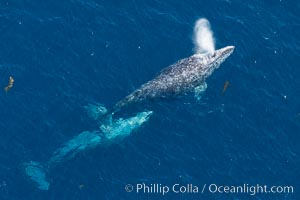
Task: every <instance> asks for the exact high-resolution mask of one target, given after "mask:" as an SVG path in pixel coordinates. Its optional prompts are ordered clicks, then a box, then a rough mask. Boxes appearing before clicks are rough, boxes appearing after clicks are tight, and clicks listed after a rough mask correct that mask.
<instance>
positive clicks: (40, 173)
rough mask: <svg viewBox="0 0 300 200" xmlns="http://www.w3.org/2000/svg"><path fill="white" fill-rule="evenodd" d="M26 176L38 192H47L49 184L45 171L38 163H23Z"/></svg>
mask: <svg viewBox="0 0 300 200" xmlns="http://www.w3.org/2000/svg"><path fill="white" fill-rule="evenodd" d="M23 165H24V168H25V173H26V175H27V176H28V177H29V178H30V179H31V180H32V181H33V182H34V183H35V184H36V185H37V187H38V188H39V189H40V190H48V189H49V185H50V183H49V182H48V180H47V179H46V170H45V168H44V166H42V165H41V164H40V163H38V162H34V161H30V162H28V163H24V164H23Z"/></svg>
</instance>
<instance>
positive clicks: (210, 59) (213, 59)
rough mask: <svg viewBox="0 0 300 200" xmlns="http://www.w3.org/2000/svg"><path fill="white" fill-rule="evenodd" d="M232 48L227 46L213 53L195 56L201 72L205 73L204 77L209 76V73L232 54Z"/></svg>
mask: <svg viewBox="0 0 300 200" xmlns="http://www.w3.org/2000/svg"><path fill="white" fill-rule="evenodd" d="M234 48H235V47H234V46H227V47H224V48H222V49H218V50H215V51H213V52H207V53H205V54H196V56H197V57H198V58H199V62H200V64H201V68H202V69H203V72H205V75H206V76H209V75H211V73H212V72H213V71H214V70H215V69H217V68H218V67H219V66H220V65H221V64H222V63H223V62H224V61H225V60H226V58H228V57H229V56H230V55H231V54H232V53H233V51H234Z"/></svg>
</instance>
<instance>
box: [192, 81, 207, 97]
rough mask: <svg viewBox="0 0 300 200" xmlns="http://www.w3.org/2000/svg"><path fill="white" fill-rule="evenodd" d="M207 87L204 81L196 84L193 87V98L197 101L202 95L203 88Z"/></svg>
mask: <svg viewBox="0 0 300 200" xmlns="http://www.w3.org/2000/svg"><path fill="white" fill-rule="evenodd" d="M206 88H207V84H206V82H203V83H202V84H200V85H198V86H197V87H195V88H194V93H195V98H196V99H197V101H200V99H201V97H202V95H203V94H204V92H205V90H206Z"/></svg>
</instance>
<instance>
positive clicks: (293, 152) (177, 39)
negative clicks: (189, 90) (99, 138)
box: [0, 0, 300, 200]
mask: <svg viewBox="0 0 300 200" xmlns="http://www.w3.org/2000/svg"><path fill="white" fill-rule="evenodd" d="M299 10H300V3H299V1H296V0H295V1H292V0H290V1H289V0H282V1H280V0H276V1H271V0H264V1H259V0H254V1H234V0H232V1H231V0H228V1H225V0H224V1H223V0H215V1H209V0H189V1H179V0H177V1H175V0H165V1H162V0H155V1H150V0H149V1H134V0H132V1H100V0H97V1H96V0H94V1H92V0H66V1H58V0H57V1H35V0H32V1H26V0H14V1H0V86H1V87H3V88H4V87H5V86H6V85H7V83H8V79H9V76H13V78H14V79H15V83H14V86H13V88H12V89H11V90H10V91H9V92H7V93H5V92H4V90H2V89H1V90H2V92H0V102H1V103H0V113H1V114H0V185H1V186H0V199H5V200H13V199H14V200H15V199H18V200H19V199H22V200H23V199H25V200H27V199H28V200H29V199H43V200H44V199H45V200H46V199H55V200H57V199H66V200H69V199H91V200H96V199H97V200H98V199H272V200H274V199H288V200H296V199H300V194H299V187H300V184H299V180H300V172H299V167H300V159H299V153H300V152H299V150H300V147H299V141H300V140H299V139H300V136H299V133H300V104H299V102H300V89H299V86H300V77H299V75H300V66H299V61H298V59H299V57H300V41H299V35H300V14H299V13H300V12H299ZM200 17H205V18H207V19H208V20H209V21H210V23H211V25H212V29H213V31H214V36H215V39H216V48H221V47H224V46H227V45H234V46H235V47H236V49H235V52H234V53H233V55H231V56H230V57H229V58H228V60H227V61H226V62H225V63H223V64H222V66H221V67H220V68H219V69H218V70H217V71H216V72H214V74H213V75H212V76H211V77H210V78H209V79H208V81H207V83H208V88H207V90H206V92H205V94H204V96H203V97H202V99H201V101H200V102H198V101H196V100H195V99H194V98H193V95H190V96H186V97H184V98H179V99H175V100H174V99H172V100H170V101H162V102H155V103H154V105H152V109H153V111H154V114H153V116H151V119H150V120H149V121H148V122H147V123H145V124H143V126H141V127H140V128H139V129H137V130H135V131H134V132H133V133H132V134H131V135H130V136H129V137H127V138H125V139H124V140H122V141H120V142H117V143H113V144H111V145H105V146H99V147H97V148H95V149H92V150H89V151H84V152H82V153H80V154H78V155H77V156H75V157H74V158H73V159H69V160H66V161H65V162H62V163H61V164H59V165H56V166H54V167H52V168H49V169H48V170H47V177H48V180H49V182H50V188H49V190H46V191H43V190H40V189H38V188H37V187H36V184H35V183H34V182H32V181H31V180H30V179H29V178H28V177H27V176H26V174H25V173H24V169H23V166H22V163H24V162H27V161H30V160H36V161H39V162H44V163H46V162H48V160H49V158H50V157H51V155H52V153H53V152H54V151H55V150H56V149H57V148H59V147H60V146H61V145H62V144H63V143H65V142H67V141H69V140H70V139H71V138H73V137H74V136H76V135H78V134H79V133H81V132H83V131H86V130H88V131H92V130H97V129H99V128H98V123H97V122H96V121H94V120H92V119H91V118H89V117H88V116H87V113H86V111H85V109H84V106H86V105H87V104H89V103H97V102H100V103H103V104H104V105H106V106H107V107H109V106H112V105H113V104H114V103H115V102H117V101H118V100H120V99H121V98H123V97H124V96H126V95H127V94H129V93H130V92H131V91H133V90H134V89H136V88H137V87H139V86H140V85H141V84H143V83H144V82H146V81H148V80H150V79H151V78H153V76H155V75H156V74H157V73H158V72H159V71H160V70H161V69H162V68H164V67H166V66H168V65H170V64H172V63H174V62H176V61H177V60H179V59H181V58H184V57H188V56H190V55H192V54H193V48H194V45H193V42H192V36H193V26H194V23H195V21H196V20H197V19H198V18H200ZM225 81H229V83H230V85H229V87H228V88H227V90H226V92H225V93H224V95H221V92H222V89H223V86H224V83H225ZM143 182H144V183H146V184H153V183H159V184H162V185H173V184H175V183H179V184H182V185H186V184H188V183H191V184H193V185H199V186H202V185H204V184H212V183H215V184H218V185H242V184H249V185H256V184H261V185H268V186H273V185H276V186H278V185H280V186H285V185H289V186H290V185H292V186H293V187H294V193H293V194H286V193H285V194H257V195H253V196H251V195H249V194H212V193H209V192H205V193H204V194H201V192H199V193H198V194H187V193H185V194H174V193H173V194H171V193H170V194H167V195H165V196H162V195H161V194H136V193H135V192H131V193H127V192H126V191H125V190H124V187H125V185H126V184H133V185H134V184H137V183H143ZM201 189H202V188H200V190H201Z"/></svg>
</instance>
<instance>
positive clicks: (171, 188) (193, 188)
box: [125, 183, 294, 196]
mask: <svg viewBox="0 0 300 200" xmlns="http://www.w3.org/2000/svg"><path fill="white" fill-rule="evenodd" d="M125 191H126V192H128V193H136V194H158V195H163V196H164V195H167V194H169V193H174V194H204V193H210V194H246V195H251V196H253V195H257V194H292V193H294V187H293V186H267V185H260V184H256V185H249V184H243V185H231V186H229V185H218V184H214V183H212V184H203V185H195V184H178V183H175V184H173V185H163V184H160V183H152V184H146V183H137V184H134V185H132V184H127V185H126V186H125Z"/></svg>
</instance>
